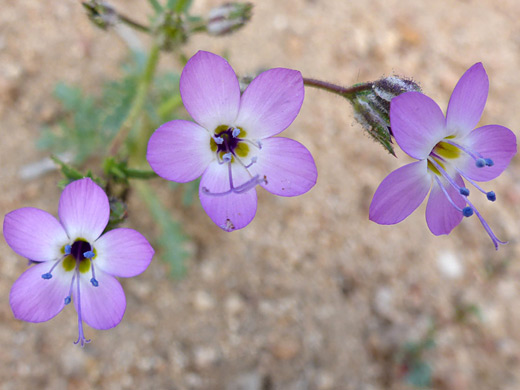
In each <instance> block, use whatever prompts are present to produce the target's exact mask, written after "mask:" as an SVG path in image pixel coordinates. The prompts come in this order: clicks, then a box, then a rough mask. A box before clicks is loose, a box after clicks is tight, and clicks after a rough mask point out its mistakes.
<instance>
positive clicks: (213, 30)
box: [206, 3, 253, 36]
mask: <svg viewBox="0 0 520 390" xmlns="http://www.w3.org/2000/svg"><path fill="white" fill-rule="evenodd" d="M252 9H253V4H251V3H227V4H224V5H221V6H220V7H217V8H213V9H212V10H211V11H210V12H209V15H208V20H207V24H206V30H207V32H208V34H210V35H215V36H220V35H226V34H230V33H232V32H234V31H236V30H238V29H239V28H241V27H242V26H244V25H245V24H246V23H247V22H248V21H249V19H251V11H252Z"/></svg>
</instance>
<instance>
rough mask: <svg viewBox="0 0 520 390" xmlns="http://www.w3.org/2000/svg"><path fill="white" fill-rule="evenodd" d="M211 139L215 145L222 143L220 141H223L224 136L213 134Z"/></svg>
mask: <svg viewBox="0 0 520 390" xmlns="http://www.w3.org/2000/svg"><path fill="white" fill-rule="evenodd" d="M213 141H215V143H216V144H217V145H222V142H224V138H222V137H219V136H217V135H214V136H213Z"/></svg>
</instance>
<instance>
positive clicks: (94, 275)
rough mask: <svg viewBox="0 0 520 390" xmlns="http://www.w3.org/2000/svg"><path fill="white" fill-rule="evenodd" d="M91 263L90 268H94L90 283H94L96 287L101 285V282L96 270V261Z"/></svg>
mask: <svg viewBox="0 0 520 390" xmlns="http://www.w3.org/2000/svg"><path fill="white" fill-rule="evenodd" d="M90 265H91V266H90V269H91V270H92V278H91V279H90V283H92V285H93V286H94V287H97V286H99V282H98V281H97V279H96V273H95V272H94V262H93V261H92V260H91V261H90Z"/></svg>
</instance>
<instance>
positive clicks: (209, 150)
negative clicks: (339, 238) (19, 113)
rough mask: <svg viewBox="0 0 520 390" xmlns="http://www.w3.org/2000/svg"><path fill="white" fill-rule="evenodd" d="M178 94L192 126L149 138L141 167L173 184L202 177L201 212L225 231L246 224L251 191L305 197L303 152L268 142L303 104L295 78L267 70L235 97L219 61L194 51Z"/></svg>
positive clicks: (228, 71) (310, 168)
mask: <svg viewBox="0 0 520 390" xmlns="http://www.w3.org/2000/svg"><path fill="white" fill-rule="evenodd" d="M179 87H180V93H181V97H182V101H183V103H184V106H185V107H186V110H187V111H188V112H189V113H190V115H191V116H192V117H193V119H195V122H196V123H194V122H189V121H185V120H174V121H171V122H167V123H165V124H163V125H162V126H161V127H159V128H158V129H157V130H156V131H155V132H154V133H153V134H152V136H151V137H150V141H149V143H148V151H147V160H148V162H149V163H150V166H151V167H152V169H153V170H154V171H155V172H156V173H157V174H158V175H159V176H161V177H163V178H165V179H167V180H171V181H175V182H180V183H185V182H188V181H192V180H194V179H196V178H198V177H199V176H201V175H202V179H201V182H200V187H199V197H200V201H201V203H202V207H203V208H204V210H205V211H206V213H207V214H208V215H209V217H210V218H211V219H212V220H213V222H215V223H216V224H217V225H218V226H219V227H220V228H222V229H224V230H226V231H232V230H236V229H241V228H243V227H245V226H246V225H248V224H249V223H250V222H251V220H252V219H253V217H254V216H255V213H256V207H257V195H256V189H255V188H256V186H257V185H260V186H262V187H263V188H265V189H266V190H267V191H269V192H271V193H273V194H275V195H280V196H296V195H301V194H303V193H305V192H307V191H309V190H310V189H311V188H312V187H313V186H314V184H315V183H316V179H317V171H316V165H315V164H314V160H313V158H312V156H311V154H310V152H309V151H308V150H307V149H306V148H305V147H304V146H303V145H302V144H300V143H299V142H296V141H294V140H292V139H289V138H283V137H274V136H275V135H277V134H279V133H281V132H282V131H283V130H285V129H286V128H287V127H288V126H289V125H290V124H291V123H292V122H293V121H294V119H295V118H296V116H297V115H298V112H299V111H300V108H301V105H302V103H303V96H304V86H303V78H302V76H301V74H300V72H298V71H295V70H290V69H283V68H277V69H270V70H268V71H265V72H263V73H262V74H260V75H259V76H258V77H256V78H255V79H254V80H253V81H252V82H251V84H249V86H248V87H247V89H246V90H245V91H244V92H243V93H241V92H240V85H239V82H238V79H237V77H236V75H235V72H234V71H233V69H232V68H231V66H230V65H229V64H228V63H227V61H226V60H224V59H223V58H222V57H219V56H217V55H215V54H212V53H208V52H203V51H199V52H198V53H197V54H195V55H194V56H193V57H192V58H191V59H190V60H189V61H188V63H187V64H186V66H185V67H184V70H183V72H182V75H181V79H180V84H179Z"/></svg>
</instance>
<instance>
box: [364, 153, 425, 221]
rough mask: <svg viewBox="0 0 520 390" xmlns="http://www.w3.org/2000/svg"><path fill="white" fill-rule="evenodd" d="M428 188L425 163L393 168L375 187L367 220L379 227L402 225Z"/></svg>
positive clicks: (422, 198)
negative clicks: (379, 225)
mask: <svg viewBox="0 0 520 390" xmlns="http://www.w3.org/2000/svg"><path fill="white" fill-rule="evenodd" d="M430 187H431V177H430V176H429V174H428V173H427V163H426V160H422V161H417V162H414V163H411V164H408V165H405V166H404V167H401V168H399V169H396V170H395V171H393V172H392V173H390V174H389V175H388V176H387V177H385V179H384V180H383V181H382V182H381V184H380V185H379V187H378V188H377V190H376V193H375V194H374V198H373V199H372V203H371V204H370V212H369V214H370V215H369V218H370V220H371V221H374V222H377V223H379V224H381V225H393V224H395V223H398V222H401V221H402V220H403V219H405V218H406V217H408V216H409V215H410V214H411V213H412V212H413V211H414V210H415V209H416V208H417V207H419V205H420V204H421V203H422V201H423V200H424V198H425V197H426V195H427V194H428V191H429V190H430Z"/></svg>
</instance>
